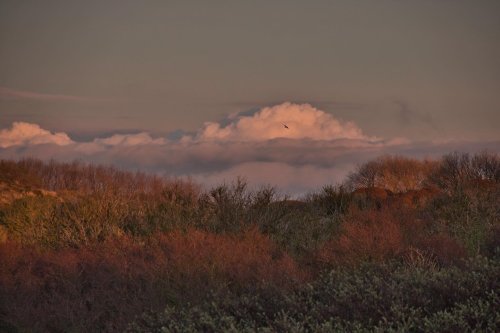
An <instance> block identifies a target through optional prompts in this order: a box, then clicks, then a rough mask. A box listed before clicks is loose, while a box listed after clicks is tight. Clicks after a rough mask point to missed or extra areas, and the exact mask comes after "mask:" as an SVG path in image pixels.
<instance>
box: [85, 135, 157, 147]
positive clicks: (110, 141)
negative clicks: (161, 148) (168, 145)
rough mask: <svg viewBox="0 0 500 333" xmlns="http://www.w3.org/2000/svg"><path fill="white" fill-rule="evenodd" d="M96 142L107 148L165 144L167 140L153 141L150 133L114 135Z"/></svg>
mask: <svg viewBox="0 0 500 333" xmlns="http://www.w3.org/2000/svg"><path fill="white" fill-rule="evenodd" d="M94 142H95V143H96V144H102V145H106V146H138V145H161V144H165V139H163V138H157V139H153V138H152V137H151V135H149V133H146V132H141V133H137V134H114V135H112V136H110V137H108V138H102V139H95V140H94Z"/></svg>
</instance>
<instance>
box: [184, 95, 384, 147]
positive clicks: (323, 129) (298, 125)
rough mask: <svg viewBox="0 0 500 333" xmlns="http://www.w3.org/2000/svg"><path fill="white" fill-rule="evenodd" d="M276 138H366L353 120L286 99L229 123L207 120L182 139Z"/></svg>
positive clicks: (244, 139) (236, 139)
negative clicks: (343, 118) (283, 101)
mask: <svg viewBox="0 0 500 333" xmlns="http://www.w3.org/2000/svg"><path fill="white" fill-rule="evenodd" d="M277 138H287V139H312V140H337V139H349V140H365V141H372V140H377V138H371V137H368V136H366V135H364V134H363V132H362V131H361V129H360V128H359V127H358V126H357V125H356V124H354V123H352V122H343V121H340V120H338V119H336V118H335V117H333V116H332V115H331V114H329V113H326V112H324V111H321V110H318V109H316V108H315V107H313V106H311V105H310V104H294V103H289V102H285V103H282V104H279V105H275V106H272V107H265V108H263V109H261V110H260V111H258V112H256V113H255V114H253V115H251V116H235V117H234V118H233V119H230V123H229V124H228V125H225V126H224V125H221V124H219V123H216V122H207V123H205V124H204V126H203V128H202V129H201V130H200V131H198V133H197V135H196V136H195V137H194V138H193V137H185V138H184V141H190V140H194V141H233V142H234V141H266V140H272V139H277Z"/></svg>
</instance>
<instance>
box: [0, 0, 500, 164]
mask: <svg viewBox="0 0 500 333" xmlns="http://www.w3.org/2000/svg"><path fill="white" fill-rule="evenodd" d="M284 102H291V103H295V104H282V103H284ZM304 103H308V104H310V108H311V109H307V108H308V107H306V109H307V110H309V111H307V112H306V113H307V117H309V118H310V119H311V123H310V124H309V125H310V126H316V125H314V124H316V123H315V122H314V121H316V120H317V119H325V118H324V117H330V116H331V117H333V118H332V119H333V120H328V121H329V124H330V125H331V126H330V125H328V126H330V127H329V129H328V131H329V132H328V131H326V132H325V131H323V130H318V132H317V133H315V134H310V132H307V133H309V134H307V133H306V132H305V131H306V129H305V128H302V129H301V130H300V131H299V132H295V134H293V135H289V134H290V132H286V133H285V135H284V137H286V138H293V139H300V138H303V137H304V138H308V139H321V140H325V138H327V139H328V138H330V139H332V140H333V139H339V138H342V139H346V138H348V139H352V140H354V137H345V136H342V135H340V134H338V133H344V134H345V133H348V132H349V131H350V130H352V129H353V128H355V129H356V130H358V134H359V135H360V137H362V138H363V140H365V139H366V140H368V141H370V140H372V139H373V138H378V139H380V140H383V141H384V142H389V141H391V140H394V139H395V138H404V139H405V140H409V141H405V142H407V143H408V142H422V141H425V142H431V141H433V142H435V141H441V142H442V141H444V140H447V141H449V140H452V141H453V140H468V141H474V142H476V143H477V142H486V141H489V142H490V143H491V142H492V141H498V140H500V131H499V130H498V127H499V125H498V124H500V1H497V0H492V1H485V0H484V1H481V0H477V1H460V0H453V1H452V0H442V1H436V0H418V1H417V0H415V1H410V0H407V1H373V0H370V1H368V0H367V1H356V0H354V1H353V0H349V1H347V0H346V1H293V0H287V1H272V0H267V1H167V0H165V1H128V0H119V1H118V0H116V1H104V0H99V1H71V0H64V1H51V0H44V1H34V0H33V1H28V0H26V1H19V0H12V1H10V0H1V1H0V129H3V132H2V133H3V134H2V133H0V140H4V142H3V145H0V148H1V147H3V148H6V149H11V148H7V146H8V147H12V145H11V143H12V142H14V143H15V142H21V143H23V144H25V143H26V142H29V143H33V142H35V143H37V144H38V143H39V142H45V141H44V140H46V139H47V136H45V135H46V134H47V133H45V134H43V133H42V132H37V131H38V129H36V128H35V127H29V126H27V127H26V126H25V127H23V126H17V127H14V126H13V123H14V122H23V123H30V124H35V125H36V126H39V128H40V130H47V131H49V134H47V135H52V134H53V133H55V132H61V135H67V137H68V140H70V141H72V142H95V140H96V139H98V138H101V139H103V138H104V139H105V138H113V137H114V138H115V139H116V138H117V137H116V136H115V135H129V134H137V133H143V134H144V135H148V136H150V138H151V139H152V140H163V139H165V140H168V139H172V138H177V139H178V138H180V137H183V136H184V137H185V136H186V133H188V134H189V135H190V140H191V141H199V140H200V138H203V137H204V136H203V135H207V133H208V134H210V133H211V132H210V133H209V132H208V131H210V130H215V132H216V133H217V135H219V138H232V140H234V138H247V137H248V133H247V132H245V130H244V129H242V128H243V127H244V126H246V125H245V124H246V122H251V124H252V126H253V125H255V124H262V123H263V122H262V121H261V120H262V119H264V118H262V117H264V116H263V114H259V115H258V116H257V117H254V115H255V112H257V111H258V110H261V109H262V108H265V107H272V106H280V105H281V106H282V107H281V108H280V109H279V110H275V111H273V113H272V115H271V118H272V119H274V120H275V121H276V122H277V124H278V125H279V123H280V122H282V121H283V122H287V121H288V120H289V119H288V118H287V114H289V112H292V113H293V112H295V111H293V110H295V109H294V108H295V106H297V105H305V104H304ZM283 105H285V106H284V107H283ZM287 105H288V107H287ZM290 105H291V106H290ZM294 105H295V106H294ZM289 107H290V108H289ZM290 110H292V111H290ZM311 110H316V111H311ZM236 113H240V116H245V117H247V118H248V119H247V118H245V119H243V123H241V122H239V121H238V120H235V118H234V117H236V116H235V114H236ZM301 114H303V113H301ZM230 115H232V116H230ZM252 117H253V118H252ZM322 117H323V118H322ZM309 118H308V119H309ZM266 119H267V118H266ZM313 119H315V120H313ZM336 121H337V122H338V124H337V123H335V122H336ZM207 122H210V123H212V127H211V128H210V127H207V126H206V124H205V123H207ZM299 123H300V122H299ZM334 123H335V124H337V125H335V126H337V127H338V126H340V127H342V129H341V130H339V131H337V132H335V131H336V129H335V128H337V127H335V126H334V125H332V124H334ZM204 124H205V125H204ZM228 124H230V125H231V126H232V127H231V128H230V127H227V128H225V127H224V126H226V125H228ZM238 124H239V125H238ZM339 124H340V125H339ZM35 125H33V126H35ZM240 125H241V126H243V127H241V128H240V127H239V126H240ZM309 125H308V126H309ZM217 126H218V128H216V127H217ZM259 126H260V125H259ZM318 126H321V123H318ZM343 126H347V127H346V128H344V127H343ZM349 126H350V127H349ZM353 126H354V127H353ZM245 128H247V129H248V128H252V127H251V126H250V127H245ZM259 128H260V129H262V127H259ZM311 128H313V127H311ZM21 130H23V131H24V130H27V131H28V132H29V133H30V134H29V135H28V136H27V137H28V139H26V138H24V137H22V135H25V134H26V132H19V131H21ZM219 130H220V131H219ZM274 130H276V129H272V131H274ZM309 130H310V129H309ZM332 131H333V132H332ZM50 132H52V134H50ZM223 132H224V133H226V132H227V133H230V134H228V135H229V136H224V135H225V134H223ZM261 132H262V131H261ZM19 133H25V134H19ZM33 133H35V134H36V133H38V134H36V135H42V138H43V139H40V136H37V139H36V140H35V141H33V140H34V139H32V135H35V134H33ZM245 133H247V134H245ZM266 133H267V132H266ZM269 133H270V132H269ZM269 133H267V134H269ZM273 133H274V132H273ZM304 133H305V134H304ZM332 133H337V134H335V135H333V134H332ZM349 133H351V132H349ZM360 133H361V134H360ZM212 134H213V133H212ZM212 134H210V135H212ZM267 134H266V135H264V136H263V137H266V138H275V137H278V138H279V137H280V136H279V135H278V136H274V134H273V135H272V136H269V135H267ZM2 135H3V136H2ZM30 135H31V136H30ZM189 135H188V136H189ZM221 135H222V137H221ZM329 135H333V136H331V137H329ZM2 137H3V139H2ZM360 137H358V138H356V140H359V138H360ZM48 138H49V139H47V140H49V142H52V141H50V140H52V137H48ZM59 138H60V137H59ZM134 138H135V137H134ZM370 138H371V139H370ZM16 140H17V141H16ZM23 140H24V141H23ZM26 140H28V141H26ZM30 140H31V141H30ZM37 140H38V141H37ZM40 140H41V141H40ZM372 141H373V140H372ZM372 141H370V142H372ZM57 142H58V143H60V141H57ZM68 142H69V141H68ZM393 142H395V141H393ZM401 142H402V141H401ZM1 143H2V142H0V144H1ZM349 146H351V145H349ZM480 146H481V145H480V144H479V145H478V146H477V147H480ZM0 155H1V154H0ZM198 157H199V156H198ZM192 160H193V161H194V160H196V158H194V157H193V158H192ZM219 162H220V161H219ZM247 162H248V163H250V162H251V163H253V162H254V160H251V159H249V160H248V161H247ZM221 163H222V162H221ZM183 165H184V164H183ZM186 165H187V164H186Z"/></svg>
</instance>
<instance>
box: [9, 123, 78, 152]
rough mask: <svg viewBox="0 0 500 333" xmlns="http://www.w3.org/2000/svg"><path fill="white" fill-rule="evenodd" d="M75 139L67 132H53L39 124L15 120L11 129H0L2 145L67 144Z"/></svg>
mask: <svg viewBox="0 0 500 333" xmlns="http://www.w3.org/2000/svg"><path fill="white" fill-rule="evenodd" d="M72 143H73V141H72V140H71V139H70V138H69V136H68V135H67V134H66V133H52V132H50V131H47V130H45V129H43V128H41V127H40V126H39V125H37V124H30V123H24V122H15V123H13V124H12V127H11V128H10V129H3V130H0V147H1V148H8V147H11V146H21V145H39V144H55V145H59V146H65V145H69V144H72Z"/></svg>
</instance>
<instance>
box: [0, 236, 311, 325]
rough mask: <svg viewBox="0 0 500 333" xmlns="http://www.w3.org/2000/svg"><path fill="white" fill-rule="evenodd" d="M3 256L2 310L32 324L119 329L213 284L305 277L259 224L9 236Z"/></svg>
mask: <svg viewBox="0 0 500 333" xmlns="http://www.w3.org/2000/svg"><path fill="white" fill-rule="evenodd" d="M0 262H2V265H0V300H2V301H0V314H2V316H3V317H4V318H6V321H7V322H8V323H10V324H13V325H15V326H17V327H19V328H21V329H23V330H27V331H85V330H90V331H120V330H123V328H124V326H125V325H126V324H127V323H128V322H129V321H130V320H132V319H133V318H134V316H136V315H139V314H141V313H143V312H144V311H147V310H154V311H160V310H161V309H162V308H164V307H165V306H166V305H167V304H168V303H169V302H174V303H175V302H180V301H182V302H187V301H197V300H199V299H201V298H202V297H204V295H206V294H207V292H208V291H209V290H210V289H217V288H227V287H231V288H239V287H248V286H255V285H256V284H262V283H272V284H275V285H279V286H282V287H288V286H291V285H292V282H294V281H297V280H303V279H304V278H305V277H306V275H305V274H304V273H303V272H302V271H301V270H300V269H299V268H298V267H297V265H296V263H295V262H294V261H293V260H292V259H291V258H290V257H289V256H288V255H286V254H284V253H282V252H280V251H278V250H277V249H276V248H275V246H274V245H273V243H272V242H271V241H270V240H269V239H268V238H267V237H266V236H264V235H262V234H261V233H259V232H258V231H257V230H255V229H252V230H249V231H247V232H244V233H243V234H241V235H239V236H237V235H215V234H211V233H207V232H203V231H199V230H194V229H190V230H188V231H187V232H185V233H184V232H179V231H175V232H172V233H168V234H157V235H155V236H154V237H152V238H151V239H148V240H144V241H138V240H137V239H136V240H134V239H131V238H128V237H120V238H115V239H109V240H107V241H105V242H103V243H100V244H98V245H95V246H93V247H86V248H80V249H70V248H66V249H59V250H57V251H56V250H46V251H41V250H37V249H36V248H33V247H21V246H19V245H18V244H15V243H12V242H6V243H3V244H0ZM7 300H8V302H7ZM33 318H36V320H33Z"/></svg>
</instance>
